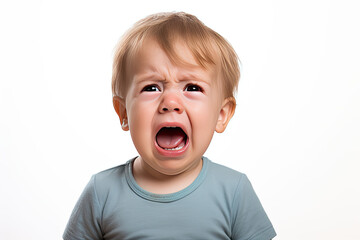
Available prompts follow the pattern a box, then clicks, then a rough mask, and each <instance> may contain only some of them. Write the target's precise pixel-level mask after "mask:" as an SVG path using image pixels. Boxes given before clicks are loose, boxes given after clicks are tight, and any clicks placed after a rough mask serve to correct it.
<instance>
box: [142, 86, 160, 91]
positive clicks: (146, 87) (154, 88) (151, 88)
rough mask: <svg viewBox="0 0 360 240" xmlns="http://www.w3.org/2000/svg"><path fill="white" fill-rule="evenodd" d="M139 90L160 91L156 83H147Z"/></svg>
mask: <svg viewBox="0 0 360 240" xmlns="http://www.w3.org/2000/svg"><path fill="white" fill-rule="evenodd" d="M141 92H160V89H159V87H158V86H157V85H148V86H145V87H144V88H143V89H142V90H141Z"/></svg>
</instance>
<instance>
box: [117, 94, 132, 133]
mask: <svg viewBox="0 0 360 240" xmlns="http://www.w3.org/2000/svg"><path fill="white" fill-rule="evenodd" d="M113 105H114V108H115V111H116V113H117V115H118V116H119V118H120V125H121V128H122V129H123V130H124V131H129V123H128V118H127V113H126V104H125V100H124V99H123V98H120V97H118V96H114V97H113Z"/></svg>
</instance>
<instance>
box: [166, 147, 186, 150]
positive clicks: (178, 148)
mask: <svg viewBox="0 0 360 240" xmlns="http://www.w3.org/2000/svg"><path fill="white" fill-rule="evenodd" d="M183 147H184V146H180V147H176V148H164V149H165V150H170V151H173V150H180V149H182V148H183Z"/></svg>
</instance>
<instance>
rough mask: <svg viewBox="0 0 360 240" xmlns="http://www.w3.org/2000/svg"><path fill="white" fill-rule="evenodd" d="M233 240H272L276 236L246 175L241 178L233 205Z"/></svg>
mask: <svg viewBox="0 0 360 240" xmlns="http://www.w3.org/2000/svg"><path fill="white" fill-rule="evenodd" d="M231 235H232V238H231V239H237V240H245V239H246V240H270V239H272V238H274V237H275V236H276V233H275V230H274V228H273V226H272V224H271V222H270V220H269V218H268V216H267V215H266V213H265V211H264V209H263V207H262V205H261V203H260V201H259V199H258V197H257V196H256V193H255V191H254V189H253V187H252V185H251V183H250V181H249V179H248V178H247V176H246V175H244V174H243V175H242V176H241V177H240V180H239V183H238V186H237V190H236V193H235V196H234V201H233V205H232V234H231Z"/></svg>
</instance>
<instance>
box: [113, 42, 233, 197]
mask: <svg viewBox="0 0 360 240" xmlns="http://www.w3.org/2000/svg"><path fill="white" fill-rule="evenodd" d="M175 49H176V51H177V53H178V55H179V56H180V57H181V58H182V59H186V62H188V63H189V65H186V66H179V65H176V64H174V63H173V62H171V60H170V59H169V58H168V56H167V55H166V53H165V52H164V51H163V50H162V49H161V47H160V46H159V45H158V44H157V42H156V41H155V40H153V39H147V40H146V41H145V42H144V43H143V46H142V48H141V50H140V51H139V53H138V54H137V55H136V56H135V59H134V61H133V62H134V64H132V66H133V67H128V68H127V73H128V76H129V78H128V81H129V82H130V86H129V89H128V91H127V95H126V97H125V98H120V97H118V96H115V97H114V98H113V103H114V108H115V110H116V112H117V114H118V115H119V118H120V122H121V124H122V128H123V130H124V131H128V130H130V133H131V137H132V140H133V143H134V145H135V147H136V149H137V151H138V153H139V155H140V156H139V157H138V158H136V160H135V162H134V166H133V175H134V178H135V180H136V182H137V183H138V185H139V186H140V187H142V188H143V189H145V190H147V191H149V192H152V193H157V194H166V193H173V192H177V191H179V190H181V189H184V188H185V187H187V186H189V185H190V184H191V183H192V182H193V181H194V180H195V178H196V177H197V176H198V174H199V172H200V170H201V168H202V158H201V157H202V155H203V154H204V153H205V151H206V149H207V148H208V146H209V144H210V142H211V139H212V137H213V134H214V132H215V131H216V132H219V133H221V132H223V131H224V130H225V128H226V126H227V124H228V122H229V121H230V119H231V117H232V116H233V114H234V110H235V99H234V98H226V99H224V97H223V96H222V93H221V92H220V91H219V90H218V87H217V86H216V84H215V83H216V82H217V81H220V80H219V79H218V78H219V74H218V72H217V69H216V67H215V66H213V67H212V68H209V69H204V68H202V67H200V66H199V65H198V64H197V63H196V61H195V59H194V57H193V56H192V54H191V52H190V51H189V50H188V49H187V47H186V46H185V45H184V44H182V43H181V42H180V41H178V42H176V43H175ZM164 125H165V126H181V127H182V128H183V130H184V131H185V132H186V133H187V136H188V138H189V144H188V146H187V147H186V150H185V151H184V152H183V153H181V154H178V155H176V156H172V152H170V153H169V154H170V155H171V156H168V155H166V154H164V153H163V152H161V151H159V149H158V148H157V147H156V141H155V139H156V134H157V132H158V130H159V129H160V128H161V126H164Z"/></svg>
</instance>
